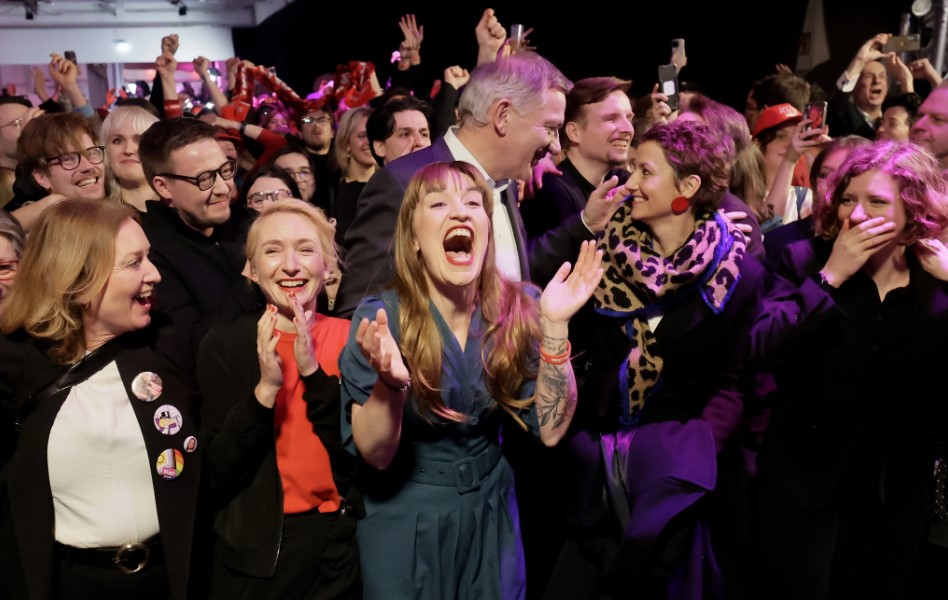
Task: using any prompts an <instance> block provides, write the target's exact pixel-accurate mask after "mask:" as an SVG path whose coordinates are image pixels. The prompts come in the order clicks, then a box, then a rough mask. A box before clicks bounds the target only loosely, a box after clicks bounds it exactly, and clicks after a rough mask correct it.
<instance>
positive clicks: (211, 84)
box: [192, 56, 230, 108]
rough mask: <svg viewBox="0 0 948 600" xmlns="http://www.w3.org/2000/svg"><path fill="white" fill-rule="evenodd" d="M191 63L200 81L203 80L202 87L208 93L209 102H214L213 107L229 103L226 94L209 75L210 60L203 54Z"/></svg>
mask: <svg viewBox="0 0 948 600" xmlns="http://www.w3.org/2000/svg"><path fill="white" fill-rule="evenodd" d="M192 64H193V65H194V70H195V71H197V74H198V75H199V76H200V77H201V81H203V82H204V89H206V90H207V93H208V94H210V96H211V102H213V103H214V107H215V108H220V107H222V106H227V105H228V104H230V100H228V99H227V96H225V95H224V92H222V91H221V88H219V87H218V86H217V82H216V81H214V77H212V76H211V71H210V69H209V68H208V66H209V65H210V61H209V60H207V59H206V58H205V57H203V56H199V57H197V58H195V59H194V61H193V62H192Z"/></svg>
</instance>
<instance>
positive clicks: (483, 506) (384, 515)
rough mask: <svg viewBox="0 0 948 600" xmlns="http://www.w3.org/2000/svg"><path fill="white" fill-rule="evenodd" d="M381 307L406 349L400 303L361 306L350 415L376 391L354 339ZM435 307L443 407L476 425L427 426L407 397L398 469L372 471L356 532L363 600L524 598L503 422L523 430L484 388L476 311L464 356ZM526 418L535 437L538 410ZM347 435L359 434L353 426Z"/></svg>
mask: <svg viewBox="0 0 948 600" xmlns="http://www.w3.org/2000/svg"><path fill="white" fill-rule="evenodd" d="M383 306H384V308H385V310H386V313H387V314H388V315H389V323H390V327H391V329H392V335H393V336H394V337H395V338H396V340H397V339H398V331H397V329H398V298H397V296H396V295H395V293H394V292H393V291H386V292H383V293H382V294H381V296H379V297H368V298H365V299H363V301H362V303H361V304H360V305H359V308H358V309H357V310H356V312H355V315H354V316H353V319H352V330H351V332H350V336H349V342H348V344H347V345H346V348H345V349H344V350H343V352H342V356H341V357H340V359H339V367H340V371H341V372H342V401H343V403H344V407H345V408H347V409H349V408H350V407H351V404H350V403H351V402H357V403H359V404H363V403H364V402H365V401H366V400H367V399H368V397H369V394H370V393H371V391H372V387H373V386H374V385H375V380H376V378H377V376H376V373H375V370H374V369H372V367H371V366H370V365H369V364H368V362H367V361H366V360H365V358H364V357H363V356H362V352H361V351H360V349H359V345H358V344H357V343H356V341H355V332H356V329H357V328H358V326H359V322H360V321H361V320H362V318H363V317H367V318H369V319H374V318H375V315H376V312H377V310H378V309H379V308H382V307H383ZM430 307H431V314H432V317H433V318H434V319H435V322H436V323H437V326H438V330H439V332H440V333H441V340H442V344H443V352H444V354H443V359H442V360H443V362H442V371H441V389H442V393H441V395H442V398H443V400H444V404H445V406H447V407H448V408H451V409H453V410H455V411H458V412H461V413H464V414H466V415H468V416H469V418H468V420H467V421H466V422H464V423H445V422H438V423H429V422H425V421H424V420H422V419H421V417H419V415H418V413H417V411H416V410H415V409H414V403H413V399H414V398H413V395H412V394H411V393H409V397H408V401H407V402H406V404H405V413H404V415H403V417H402V439H401V445H400V446H399V449H398V452H397V454H396V457H395V459H394V460H393V462H392V464H391V466H390V467H389V468H388V469H386V470H384V471H378V470H375V469H372V468H371V467H368V466H365V469H364V471H365V472H364V475H365V476H364V477H362V478H361V480H360V485H361V487H362V489H363V491H364V494H365V509H366V517H365V519H363V520H362V521H360V522H359V526H358V534H359V548H360V554H361V562H362V576H363V582H364V594H365V598H366V599H367V600H373V599H385V600H395V599H403V598H413V599H418V600H429V599H430V600H451V599H459V600H461V599H470V600H482V599H495V598H496V599H508V598H511V599H512V598H523V597H524V596H525V586H526V574H525V569H524V558H523V547H522V544H521V541H520V525H519V520H518V513H517V499H516V497H515V495H514V476H513V471H512V469H511V467H510V464H509V463H508V462H507V460H506V459H505V458H504V457H503V455H502V453H501V451H500V441H501V422H502V421H505V422H506V426H516V425H514V424H513V423H512V420H510V419H509V418H503V417H502V415H503V414H505V413H503V412H502V411H501V410H500V409H499V408H497V406H496V402H494V400H493V399H492V398H491V397H490V394H489V392H488V390H487V386H486V384H485V373H484V366H483V364H482V362H481V346H482V340H483V335H484V332H485V331H486V328H487V326H486V324H485V323H484V320H483V318H482V316H481V312H480V309H478V310H477V312H476V313H475V314H474V318H473V319H472V320H471V329H470V332H469V333H468V339H467V343H466V347H465V349H464V350H461V347H460V345H459V344H458V342H457V339H456V338H455V337H454V335H453V334H452V333H451V331H450V329H448V326H447V324H446V323H445V321H444V319H443V318H442V317H441V315H440V314H439V313H438V310H437V309H436V308H435V306H434V304H431V305H430ZM533 355H534V356H536V352H534V353H533ZM535 386H536V382H535V381H533V380H531V381H529V382H527V383H526V384H525V385H524V386H523V388H522V389H521V394H520V397H521V398H526V397H530V396H532V395H533V393H534V389H535ZM350 412H351V411H347V414H349V413H350ZM520 418H521V419H523V421H524V422H525V423H526V424H527V426H528V427H529V428H530V430H531V431H532V432H533V433H534V435H537V433H538V431H539V428H538V425H537V419H536V414H535V412H534V410H533V408H530V409H529V410H525V411H523V413H522V414H521V415H520ZM344 427H348V431H349V432H350V433H351V426H350V424H348V423H346V424H344ZM350 443H351V435H350ZM353 451H354V449H353Z"/></svg>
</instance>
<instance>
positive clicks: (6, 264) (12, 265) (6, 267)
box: [0, 260, 20, 280]
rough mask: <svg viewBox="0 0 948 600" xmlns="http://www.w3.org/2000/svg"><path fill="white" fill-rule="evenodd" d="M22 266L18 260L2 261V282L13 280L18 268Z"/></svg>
mask: <svg viewBox="0 0 948 600" xmlns="http://www.w3.org/2000/svg"><path fill="white" fill-rule="evenodd" d="M19 264H20V261H18V260H4V261H0V280H5V279H13V277H14V276H15V275H16V268H17V266H18V265H19Z"/></svg>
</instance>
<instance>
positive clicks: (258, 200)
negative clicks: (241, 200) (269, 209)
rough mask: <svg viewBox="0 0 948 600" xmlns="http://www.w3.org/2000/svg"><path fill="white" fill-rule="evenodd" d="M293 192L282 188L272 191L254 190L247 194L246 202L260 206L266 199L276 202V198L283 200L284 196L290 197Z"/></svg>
mask: <svg viewBox="0 0 948 600" xmlns="http://www.w3.org/2000/svg"><path fill="white" fill-rule="evenodd" d="M292 197H293V193H292V192H290V190H288V189H285V188H282V189H279V190H273V191H272V192H254V193H253V194H249V195H248V196H247V204H249V205H250V206H252V207H254V208H260V207H261V206H263V204H264V202H267V201H268V200H269V201H270V202H276V201H277V200H284V199H286V198H292Z"/></svg>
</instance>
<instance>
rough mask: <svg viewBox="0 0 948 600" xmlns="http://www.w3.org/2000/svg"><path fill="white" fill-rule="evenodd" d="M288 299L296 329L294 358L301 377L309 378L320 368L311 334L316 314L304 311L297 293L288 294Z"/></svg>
mask: <svg viewBox="0 0 948 600" xmlns="http://www.w3.org/2000/svg"><path fill="white" fill-rule="evenodd" d="M287 299H288V300H289V302H290V308H292V309H293V326H294V327H296V341H295V342H294V343H293V356H294V357H295V358H296V367H297V368H298V369H299V372H300V375H302V376H303V377H308V376H310V375H312V374H313V373H315V372H316V370H317V369H318V368H319V363H318V362H317V360H316V349H315V348H314V347H313V335H312V333H311V331H312V329H313V323H314V322H315V319H316V314H315V313H314V312H313V311H312V310H303V306H302V305H301V304H300V301H299V298H297V297H296V292H290V293H288V294H287Z"/></svg>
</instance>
